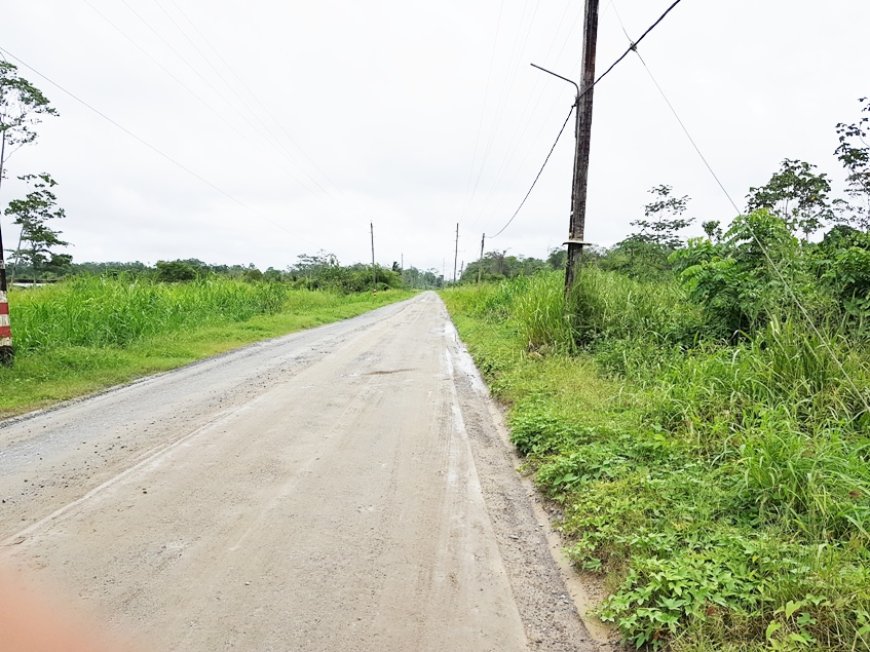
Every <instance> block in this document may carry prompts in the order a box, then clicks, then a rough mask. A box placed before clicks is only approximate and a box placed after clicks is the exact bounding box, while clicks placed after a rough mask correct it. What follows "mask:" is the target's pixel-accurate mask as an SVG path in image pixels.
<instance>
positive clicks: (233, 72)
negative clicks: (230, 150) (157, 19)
mask: <svg viewBox="0 0 870 652" xmlns="http://www.w3.org/2000/svg"><path fill="white" fill-rule="evenodd" d="M169 2H170V3H171V4H172V6H173V7H174V8H175V10H176V11H178V13H179V14H180V15H181V16H182V17H183V18H184V20H185V21H186V22H187V23H188V24H189V25H190V26H191V27H192V28H193V30H194V31H195V32H196V34H197V35H198V36H199V37H200V38H201V39H202V41H203V43H205V45H206V46H207V47H208V48H209V49H210V50H211V51H212V52H213V53H214V54H215V56H217V58H218V60H219V61H220V62H221V65H222V66H223V67H224V69H225V70H226V71H227V72H229V73H230V75H232V76H233V77H234V78H235V80H236V81H237V82H238V83H239V85H240V86H241V87H242V88H243V89H244V90H245V92H246V93H247V95H248V96H249V97H251V98H252V99H253V100H254V102H255V103H256V104H257V105H258V106H259V107H260V108H261V109H262V110H263V112H264V113H265V115H266V116H267V117H268V118H270V119H271V120H272V122H273V123H274V124H275V125H276V126H277V127H278V129H280V130H281V132H282V133H283V134H284V136H285V137H286V138H287V140H288V141H289V142H290V144H291V145H293V147H294V148H295V149H296V151H298V152H299V154H300V156H301V157H302V158H303V159H304V160H305V162H306V163H308V164H309V165H310V166H311V168H312V169H313V170H314V171H316V172H317V173H318V174H319V175H320V176H321V177H322V178H323V180H324V181H325V182H326V183H327V185H329V186H331V187H332V188H333V189H335V191H336V192H337V193H338V194H340V195H343V194H344V193H343V191H342V189H341V188H340V187H338V186H337V185H336V184H335V183H334V182H333V181H332V179H330V178H329V175H328V174H326V172H324V171H323V170H322V169H321V168H320V166H318V165H317V163H316V162H315V161H314V159H313V158H312V157H311V156H310V155H309V154H308V153H307V152H306V151H305V150H304V149H303V148H302V146H301V145H300V144H299V142H298V141H297V140H296V139H295V138H294V137H293V135H292V134H291V133H290V132H289V131H288V130H287V128H286V127H285V126H284V124H283V123H282V122H281V121H280V120H278V119H277V118H276V117H275V114H274V113H273V112H272V110H271V109H270V108H269V107H268V105H266V104H265V103H264V102H263V101H262V100H261V99H260V97H259V96H258V95H257V93H256V92H254V90H253V89H252V88H251V86H250V85H249V84H248V82H247V81H246V80H245V78H244V77H243V76H241V75H239V74H238V73H237V72H236V70H235V69H234V68H233V66H232V65H231V64H230V62H228V61H227V60H226V58H225V57H224V56H223V55H222V54H221V52H220V49H219V48H217V47H215V46H214V45H213V44H212V42H211V41H210V40H209V38H208V36H207V35H206V34H204V33H203V32H202V30H201V29H200V28H199V27H198V26H197V23H196V21H194V20H192V19H191V18H190V16H189V15H188V14H187V13H186V12H185V11H184V9H183V8H182V7H180V6H179V5H178V3H177V2H176V1H175V0H169ZM179 29H180V28H179ZM305 174H306V176H308V178H309V179H311V181H312V182H313V183H317V181H316V179H315V178H314V177H313V175H311V174H309V173H308V172H306V173H305ZM318 186H319V184H318ZM326 192H327V193H328V194H331V193H329V191H326Z"/></svg>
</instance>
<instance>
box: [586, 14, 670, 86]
mask: <svg viewBox="0 0 870 652" xmlns="http://www.w3.org/2000/svg"><path fill="white" fill-rule="evenodd" d="M682 1H683V0H674V2H673V3H672V4H671V6H670V7H668V8H667V9H665V11H664V13H663V14H662V15H661V16H659V17H658V18H657V19H656V21H655V22H654V23H653V24H652V25H650V26H649V27H647V28H646V31H645V32H644V33H643V34H641V35H640V38H639V39H637V40H636V41H631V39H629V41H631V44H630V45H629V46H628V48H627V49H626V51H625V52H623V53H622V54H621V55H619V57H617V59H616V61H614V62H613V63H611V64H610V67H609V68H608V69H607V70H605V71H604V72H603V73H601V74H600V75H599V76H598V79H596V80H595V83H593V84H592V86H590V87H589V89H588V90H591V89H592V88H594V87H595V84H597V83H598V82H600V81H601V80H602V79H604V78H605V77H607V75H608V74H609V73H610V71H611V70H613V69H614V68H616V66H618V65H619V64H620V63H621V62H622V60H623V59H625V57H627V56H628V55H629V54H630V53H631V52H636V51H637V46H638V45H640V43H641V41H643V40H644V39H645V38H646V37H647V36H648V35H649V33H650V32H652V31H653V30H654V29H655V28H656V27H658V25H659V23H661V22H662V21H663V20H664V19H665V16H667V15H668V14H669V13H671V11H672V10H673V9H674V7H676V6H677V5H678V4H680V3H681V2H682ZM588 90H587V92H588Z"/></svg>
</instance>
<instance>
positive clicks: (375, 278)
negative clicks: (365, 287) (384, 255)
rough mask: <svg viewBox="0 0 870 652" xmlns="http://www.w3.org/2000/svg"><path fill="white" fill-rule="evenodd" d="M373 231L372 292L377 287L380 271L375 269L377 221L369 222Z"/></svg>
mask: <svg viewBox="0 0 870 652" xmlns="http://www.w3.org/2000/svg"><path fill="white" fill-rule="evenodd" d="M369 227H370V228H371V231H372V292H374V291H375V290H376V289H377V284H378V273H377V272H376V271H375V223H374V222H369Z"/></svg>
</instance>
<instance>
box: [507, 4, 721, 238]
mask: <svg viewBox="0 0 870 652" xmlns="http://www.w3.org/2000/svg"><path fill="white" fill-rule="evenodd" d="M680 2H682V0H675V1H674V2H673V3H672V4H671V5H670V6H669V7H668V8H667V9H665V11H664V13H662V15H661V16H659V17H658V18H657V19H656V20H655V22H653V23H652V24H651V25H650V26H649V27H647V29H646V31H645V32H644V33H643V34H641V37H640V38H639V39H637V41H634V42H632V43H631V45H630V46H629V47H628V49H627V50H626V51H625V52H623V53H622V54H621V55H620V56H619V57H617V58H616V60H615V61H614V62H613V63H612V64H610V66H609V67H608V68H607V70H605V71H604V72H603V73H601V74H600V75H599V76H598V77H597V78H596V79H595V81H593V82H592V83H591V84H590V85H589V86H588V87H587V88H585V89H584V90H583V92H582V93H579V94H578V95H577V100H576V104H575V106H577V105H579V104H580V100H581V99H583V97H584V96H585V95H586V94H587V93H589V92H591V91H592V89H593V88H595V87H596V86H597V85H598V82H600V81H601V80H602V79H604V78H605V77H606V76H607V75H608V74H609V73H610V71H612V70H613V69H614V68H616V66H617V65H619V63H620V62H622V61H623V60H624V59H625V57H627V56H628V55H629V53H631V52H637V46H638V44H639V43H640V42H641V41H643V40H644V39H645V38H646V37H647V36H648V35H649V34H650V32H652V31H653V30H654V29H655V28H656V27H657V26H658V25H659V23H661V22H662V21H663V20H664V19H665V16H667V15H668V14H669V13H671V11H672V10H673V9H674V7H676V6H677V5H678V4H680ZM629 40H630V39H629ZM573 110H574V107H571V111H573ZM570 118H571V112H570V111H569V112H568V117H567V118H566V119H565V123H564V124H563V125H562V129H560V130H559V135H558V136H557V137H556V142H555V143H553V147H551V148H550V151H549V153H548V154H547V158H546V159H544V164H543V165H542V166H541V169H540V170H538V174H537V175H536V176H535V180H534V181H533V182H532V186H531V188H529V191H528V192H527V193H526V196H525V197H523V200H522V201H521V202H520V205H519V207H517V210H515V211H514V214H513V215H511V217H510V219H509V220H508V221H507V223H506V224H505V225H504V226H503V227H502V228H501V229H500V230H499V232H498V233H496V234H495V235H493V236H490V239H491V238H495V237H498V236H499V235H501V233H503V232H504V230H505V229H506V228H508V226H510V224H511V222H513V221H514V218H515V217H516V216H517V214H518V213H519V212H520V210H521V209H522V207H523V206H524V205H525V203H526V200H527V199H528V198H529V195H530V194H531V193H532V190H533V189H534V187H535V184H537V182H538V179H539V178H540V177H541V173H542V172H543V171H544V168H545V167H546V165H547V161H549V160H550V156H551V155H552V153H553V150H554V149H556V144H557V143H558V142H559V138H561V137H562V132H563V131H565V125H567V124H568V120H569V119H570ZM723 190H724V188H723Z"/></svg>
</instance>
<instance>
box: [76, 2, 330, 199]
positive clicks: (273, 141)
mask: <svg viewBox="0 0 870 652" xmlns="http://www.w3.org/2000/svg"><path fill="white" fill-rule="evenodd" d="M85 1H86V2H87V0H85ZM120 2H121V4H123V5H124V6H125V7H126V8H127V10H128V11H130V13H132V14H133V15H134V16H135V17H136V18H137V19H138V20H139V22H141V23H142V24H143V25H144V26H145V27H147V28H148V30H149V31H150V32H151V33H152V34H154V35H155V36H156V37H157V38H158V39H159V40H160V41H161V42H162V43H163V44H164V45H165V46H166V47H167V48H168V49H169V50H170V51H171V52H172V53H173V54H174V55H175V56H176V57H177V58H178V59H179V60H180V61H181V62H182V63H183V64H184V65H185V66H187V67H188V68H189V69H190V71H191V72H193V74H194V75H196V77H198V78H199V79H200V80H202V82H203V83H204V84H205V85H206V86H207V87H208V88H209V89H211V91H212V92H214V93H215V95H216V96H217V97H218V98H220V99H221V100H222V101H223V102H224V103H225V104H226V106H227V107H229V108H231V109H232V110H233V111H235V112H236V113H237V114H238V116H239V117H240V118H241V119H242V120H243V121H244V122H245V123H246V124H247V125H248V127H250V128H251V130H252V132H253V133H255V134H258V135H259V136H260V137H261V138H263V140H264V142H266V143H267V144H269V145H271V146H274V145H277V146H278V148H279V149H280V150H282V152H281V153H282V154H283V155H284V157H285V158H287V160H288V161H289V162H290V163H291V164H293V165H296V164H297V162H296V161H293V160H292V157H291V156H290V154H289V152H288V151H287V149H286V147H284V146H283V144H282V143H281V142H280V141H279V140H278V139H277V138H276V137H275V134H274V132H272V130H271V129H269V127H268V126H267V125H266V124H265V123H264V122H263V120H262V119H261V118H260V117H259V116H258V115H257V114H256V113H254V111H252V110H251V108H250V106H249V105H248V104H247V103H246V101H245V99H244V98H243V97H242V96H241V95H240V94H239V93H238V91H236V89H235V88H233V86H232V85H231V84H229V82H227V80H226V78H225V77H224V76H223V75H222V74H221V73H220V71H219V70H217V68H216V67H215V66H214V65H213V64H212V63H211V62H210V61H208V60H207V59H206V58H205V57H204V56H203V55H202V54H200V56H203V59H205V60H206V63H207V64H208V65H209V66H211V67H212V69H213V70H215V71H216V72H217V74H218V77H219V79H220V80H221V81H223V82H224V84H225V85H226V86H227V88H228V89H229V92H230V94H231V95H232V96H234V98H235V99H236V101H237V102H238V105H236V104H234V103H233V102H231V101H230V98H229V96H227V94H226V93H224V92H223V91H222V90H221V89H220V88H219V87H218V86H217V85H215V84H214V83H212V81H211V80H210V79H208V78H207V77H206V76H205V75H204V74H203V73H202V72H201V71H200V70H199V69H198V68H197V67H196V66H195V65H194V64H193V63H191V61H190V60H189V59H188V58H187V57H186V56H184V54H183V53H182V52H180V51H179V50H178V48H176V47H175V46H174V45H173V44H172V42H171V41H169V39H167V38H166V37H165V36H164V35H163V34H161V33H160V31H158V30H157V28H155V27H154V26H153V25H152V24H151V23H149V22H148V20H146V19H145V17H144V16H143V15H142V14H141V13H139V12H138V11H137V10H136V9H135V8H134V7H133V6H131V4H130V3H129V2H128V1H127V0H120ZM155 4H156V5H157V6H158V7H159V8H160V9H161V10H162V11H163V12H164V13H166V15H167V16H168V17H169V19H170V21H172V22H173V23H174V24H175V25H176V27H177V28H178V29H179V31H181V32H182V36H184V37H185V38H187V39H188V41H190V39H189V37H188V36H187V34H185V33H184V32H183V30H182V29H181V27H180V26H179V25H178V23H177V21H174V19H173V18H172V16H171V15H169V14H168V12H166V10H165V9H164V8H163V6H162V5H160V3H159V2H157V0H155ZM191 43H192V41H191ZM194 48H195V49H196V50H197V51H198V52H199V49H198V48H196V46H195V44H194ZM248 114H250V116H251V117H249V115H248ZM251 118H253V120H255V121H256V122H257V123H258V124H254V122H252V121H251ZM285 169H286V171H287V172H288V174H290V176H292V177H293V178H294V181H295V182H296V183H297V184H299V186H300V187H302V188H304V189H305V190H306V191H307V192H309V193H311V194H313V195H317V190H319V191H320V192H322V193H324V194H326V195H327V196H329V192H328V191H327V190H326V189H324V188H323V187H322V186H321V185H320V184H319V183H318V182H317V181H316V180H314V179H312V183H313V184H314V185H315V186H316V187H317V190H314V189H312V188H310V187H309V186H308V185H307V184H306V183H305V181H304V180H303V179H300V178H299V177H297V175H296V173H295V171H294V170H292V169H290V168H285ZM306 175H307V173H306ZM307 176H308V177H309V178H311V176H310V175H307Z"/></svg>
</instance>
